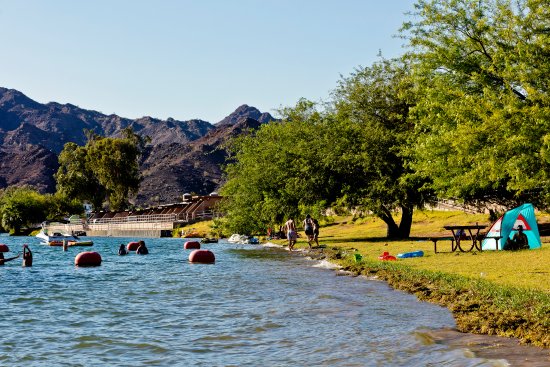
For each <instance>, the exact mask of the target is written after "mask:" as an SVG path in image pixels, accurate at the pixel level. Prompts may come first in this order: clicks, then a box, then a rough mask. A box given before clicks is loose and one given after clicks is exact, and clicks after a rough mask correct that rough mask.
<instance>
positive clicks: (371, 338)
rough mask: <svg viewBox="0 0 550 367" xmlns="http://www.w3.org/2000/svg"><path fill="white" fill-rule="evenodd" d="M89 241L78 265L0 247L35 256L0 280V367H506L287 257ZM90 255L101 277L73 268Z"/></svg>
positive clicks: (370, 284) (61, 257) (389, 295)
mask: <svg viewBox="0 0 550 367" xmlns="http://www.w3.org/2000/svg"><path fill="white" fill-rule="evenodd" d="M91 239H93V240H94V242H95V244H94V246H93V247H92V248H82V247H81V248H74V247H73V248H69V250H68V251H67V252H63V251H62V249H61V248H60V247H47V246H43V245H39V244H38V243H39V241H38V240H37V239H35V238H21V237H19V238H11V237H2V238H1V239H0V242H3V243H6V244H8V245H9V246H10V249H11V251H12V252H11V253H8V254H6V255H7V256H10V255H12V256H13V253H14V252H18V251H21V247H22V244H23V243H28V244H29V245H30V247H31V249H32V251H33V254H34V264H33V267H32V268H23V267H21V260H20V259H17V260H14V261H11V262H8V263H6V265H4V266H3V267H0V280H1V285H2V287H1V290H0V305H1V310H2V316H1V319H0V328H1V330H2V333H1V335H2V337H1V342H0V366H44V367H51V366H257V365H260V364H261V365H264V366H460V367H464V366H498V365H503V364H502V361H500V362H499V361H495V360H487V359H481V358H475V357H472V356H471V355H470V354H469V353H466V352H465V351H464V350H463V349H460V348H458V349H457V348H451V347H449V346H447V345H445V344H441V343H430V342H426V340H427V338H426V337H425V335H426V332H428V331H430V330H437V329H441V328H452V327H454V321H453V318H452V316H451V314H450V312H449V311H448V310H447V309H444V308H441V307H438V306H435V305H432V304H428V303H422V302H419V301H418V300H417V299H416V298H415V297H414V296H411V295H408V294H405V293H402V292H398V291H394V290H391V289H390V288H389V287H388V286H387V285H386V284H385V283H384V282H380V281H375V280H368V279H365V278H353V277H347V276H336V274H337V273H336V272H335V271H333V270H328V269H326V268H324V267H323V264H322V263H320V262H318V261H313V260H308V259H306V258H304V257H302V256H298V255H296V254H290V253H288V252H287V251H284V250H280V249H273V248H264V247H261V246H251V245H234V244H229V243H222V242H220V243H218V244H208V245H203V248H209V249H211V250H212V251H213V252H214V253H215V255H216V263H215V264H214V265H204V264H190V263H189V262H188V261H187V258H188V255H189V250H183V242H184V241H183V240H181V239H146V243H147V245H148V247H149V251H150V254H149V255H147V256H139V255H135V254H130V255H127V256H118V255H117V250H118V245H119V244H120V243H125V244H126V243H128V242H129V241H133V240H136V239H134V238H125V239H123V238H91ZM89 249H93V251H98V252H100V253H101V255H102V258H103V263H102V265H101V266H100V267H96V268H78V267H75V266H74V258H75V256H76V255H77V254H78V253H79V252H81V251H87V250H89Z"/></svg>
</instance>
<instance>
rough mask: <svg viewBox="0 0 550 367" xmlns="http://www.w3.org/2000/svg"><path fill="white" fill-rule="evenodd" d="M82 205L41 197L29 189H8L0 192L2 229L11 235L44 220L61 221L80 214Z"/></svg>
mask: <svg viewBox="0 0 550 367" xmlns="http://www.w3.org/2000/svg"><path fill="white" fill-rule="evenodd" d="M82 211H83V207H82V204H81V203H80V202H78V201H73V200H69V199H67V198H66V197H63V196H60V195H49V194H47V195H42V194H40V193H39V192H38V191H36V190H35V189H33V188H31V187H15V186H13V187H9V188H7V189H5V190H3V191H1V192H0V219H1V224H2V227H3V228H4V229H6V230H8V231H10V232H11V233H13V234H20V233H21V230H22V229H23V228H29V227H32V226H33V225H37V224H39V223H41V222H43V221H44V220H46V219H61V218H63V217H64V216H67V215H68V214H74V213H81V212H82Z"/></svg>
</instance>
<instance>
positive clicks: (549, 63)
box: [403, 0, 550, 206]
mask: <svg viewBox="0 0 550 367" xmlns="http://www.w3.org/2000/svg"><path fill="white" fill-rule="evenodd" d="M415 9H416V11H415V12H414V14H413V17H412V20H411V22H409V23H407V24H405V26H404V27H403V35H404V36H405V37H406V38H408V40H409V45H410V53H409V55H408V56H409V57H410V60H412V61H413V63H414V69H413V73H412V75H413V76H414V78H415V85H416V90H415V93H416V95H417V98H418V102H417V104H416V106H415V108H414V109H413V111H412V114H411V116H413V117H414V118H415V120H414V121H415V123H416V131H417V134H418V135H417V140H416V143H415V145H414V152H415V153H414V154H415V163H414V165H413V167H414V169H415V171H416V172H418V173H420V174H422V176H423V177H427V178H429V179H431V180H432V182H433V188H434V189H436V190H437V192H438V194H439V195H441V196H444V197H453V198H459V199H462V200H464V201H466V202H471V203H479V204H480V205H483V204H484V203H487V202H496V203H500V204H504V205H513V204H515V203H517V202H521V201H525V200H530V201H533V202H534V203H536V204H538V205H539V206H547V205H548V199H547V198H548V192H549V188H550V186H549V185H548V183H549V177H548V174H549V172H550V165H549V163H550V159H549V158H550V155H549V154H548V151H549V149H548V148H549V147H550V145H549V144H550V135H549V132H550V103H549V102H550V100H549V98H548V97H549V96H548V91H549V90H548V78H547V75H548V71H549V69H550V58H549V57H548V56H549V55H550V53H549V49H548V45H549V44H550V42H549V41H550V38H549V37H550V32H548V29H550V17H549V8H548V1H531V0H517V1H516V0H514V1H511V0H510V1H507V0H479V1H463V0H430V1H428V0H425V1H424V0H421V1H418V2H417V4H416V7H415Z"/></svg>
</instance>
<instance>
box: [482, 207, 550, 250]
mask: <svg viewBox="0 0 550 367" xmlns="http://www.w3.org/2000/svg"><path fill="white" fill-rule="evenodd" d="M519 225H522V226H523V233H525V234H526V235H527V240H528V241H529V248H530V249H534V248H540V246H541V242H540V235H539V227H538V225H537V219H536V218H535V208H534V207H533V205H532V204H523V205H521V206H518V207H517V208H514V209H512V210H509V211H507V212H506V213H504V215H503V216H502V217H500V218H499V220H497V221H496V222H495V223H494V224H493V225H492V226H491V228H490V229H489V232H488V233H487V237H497V236H500V237H502V238H501V239H499V240H498V250H502V246H503V245H504V244H505V243H506V240H507V239H508V238H512V237H514V234H515V233H516V232H517V229H518V226H519ZM496 244H497V241H495V239H494V238H486V239H484V240H483V242H482V243H481V248H482V249H483V250H484V251H485V250H497V248H496Z"/></svg>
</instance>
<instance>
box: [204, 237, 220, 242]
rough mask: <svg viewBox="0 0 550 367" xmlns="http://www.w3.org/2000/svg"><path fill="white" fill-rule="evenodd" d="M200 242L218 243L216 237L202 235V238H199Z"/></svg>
mask: <svg viewBox="0 0 550 367" xmlns="http://www.w3.org/2000/svg"><path fill="white" fill-rule="evenodd" d="M201 243H218V239H217V238H208V237H204V238H203V239H201Z"/></svg>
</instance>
